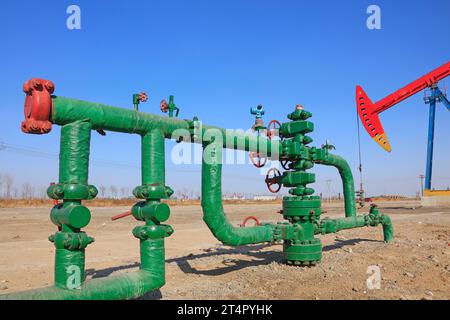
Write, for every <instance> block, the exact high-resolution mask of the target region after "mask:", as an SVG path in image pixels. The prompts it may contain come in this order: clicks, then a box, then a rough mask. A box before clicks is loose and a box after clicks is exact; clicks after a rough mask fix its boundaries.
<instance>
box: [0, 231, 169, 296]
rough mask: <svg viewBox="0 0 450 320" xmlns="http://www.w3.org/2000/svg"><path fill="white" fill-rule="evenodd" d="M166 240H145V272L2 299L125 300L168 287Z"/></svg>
mask: <svg viewBox="0 0 450 320" xmlns="http://www.w3.org/2000/svg"><path fill="white" fill-rule="evenodd" d="M164 263H165V258H164V239H156V240H152V239H147V240H143V241H141V270H138V271H135V272H130V273H127V274H122V275H117V276H109V277H107V278H100V279H94V280H89V281H86V282H85V283H83V284H82V285H81V286H79V287H77V288H74V289H67V288H60V287H47V288H41V289H35V290H29V291H23V292H18V293H11V294H5V295H0V300H19V299H20V300H122V299H132V298H137V297H141V296H143V295H144V294H146V293H148V292H151V291H153V290H156V289H159V288H161V287H162V286H163V285H164V284H165V269H164V268H165V266H164Z"/></svg>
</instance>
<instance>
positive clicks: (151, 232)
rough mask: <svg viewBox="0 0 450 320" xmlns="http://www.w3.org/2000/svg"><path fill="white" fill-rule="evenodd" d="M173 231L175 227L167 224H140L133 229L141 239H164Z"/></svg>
mask: <svg viewBox="0 0 450 320" xmlns="http://www.w3.org/2000/svg"><path fill="white" fill-rule="evenodd" d="M172 233H173V228H172V227H171V226H169V225H165V224H160V225H145V226H138V227H135V228H134V229H133V235H134V236H135V237H136V238H138V239H140V240H147V239H162V238H166V237H169V236H170V235H171V234H172Z"/></svg>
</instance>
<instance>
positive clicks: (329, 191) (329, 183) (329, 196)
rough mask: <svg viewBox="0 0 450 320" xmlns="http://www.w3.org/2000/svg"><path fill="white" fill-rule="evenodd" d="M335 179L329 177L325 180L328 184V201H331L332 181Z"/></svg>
mask: <svg viewBox="0 0 450 320" xmlns="http://www.w3.org/2000/svg"><path fill="white" fill-rule="evenodd" d="M332 181H333V180H330V179H327V180H325V182H326V184H327V193H328V202H331V186H330V185H331V182H332Z"/></svg>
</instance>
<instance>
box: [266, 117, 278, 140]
mask: <svg viewBox="0 0 450 320" xmlns="http://www.w3.org/2000/svg"><path fill="white" fill-rule="evenodd" d="M280 128H281V123H280V121H278V120H271V121H270V122H269V124H268V125H267V137H268V138H269V139H271V140H272V137H276V136H279V135H280ZM277 129H278V133H277V134H275V133H274V132H273V131H275V130H277Z"/></svg>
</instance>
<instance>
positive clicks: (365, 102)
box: [356, 62, 450, 190]
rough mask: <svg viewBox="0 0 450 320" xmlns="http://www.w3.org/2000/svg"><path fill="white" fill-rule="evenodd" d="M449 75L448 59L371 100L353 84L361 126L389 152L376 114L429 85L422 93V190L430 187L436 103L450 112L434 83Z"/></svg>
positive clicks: (445, 99)
mask: <svg viewBox="0 0 450 320" xmlns="http://www.w3.org/2000/svg"><path fill="white" fill-rule="evenodd" d="M447 76H450V62H447V63H446V64H444V65H442V66H440V67H439V68H437V69H435V70H433V71H431V72H430V73H428V74H426V75H424V76H423V77H421V78H419V79H417V80H415V81H413V82H411V83H410V84H408V85H406V86H405V87H403V88H401V89H400V90H397V91H395V92H394V93H392V94H390V95H388V96H387V97H385V98H383V99H381V100H379V101H377V102H376V103H372V101H371V100H370V99H369V97H368V96H367V94H366V92H365V91H364V90H363V88H361V86H357V87H356V106H357V109H358V115H359V117H360V119H361V122H362V123H363V125H364V128H365V129H366V131H367V132H368V133H369V135H370V136H371V137H372V139H374V140H375V142H376V143H378V144H379V145H380V146H381V147H382V148H383V149H384V150H386V151H388V152H391V145H390V144H389V140H388V138H387V136H386V133H385V132H384V129H383V126H382V125H381V122H380V118H379V114H380V113H381V112H383V111H385V110H387V109H389V108H391V107H393V106H395V105H396V104H397V103H399V102H401V101H403V100H405V99H407V98H409V97H411V96H412V95H414V94H416V93H418V92H420V91H422V90H424V89H426V88H428V87H429V88H430V91H431V92H430V95H429V96H425V99H424V100H425V103H426V104H429V105H430V113H429V120H428V121H429V123H428V144H427V163H426V175H425V189H426V190H431V176H432V168H433V142H434V121H435V117H436V102H442V103H443V104H444V106H445V107H446V108H447V109H448V110H449V111H450V103H449V101H448V100H447V98H446V96H445V94H444V93H442V91H441V90H439V88H438V86H437V83H438V82H439V81H440V80H442V79H444V78H446V77H447Z"/></svg>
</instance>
